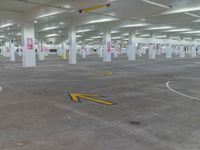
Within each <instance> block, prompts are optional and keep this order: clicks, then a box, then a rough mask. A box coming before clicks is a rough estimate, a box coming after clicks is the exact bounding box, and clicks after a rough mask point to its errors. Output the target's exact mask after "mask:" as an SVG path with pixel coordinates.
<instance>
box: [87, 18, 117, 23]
mask: <svg viewBox="0 0 200 150" xmlns="http://www.w3.org/2000/svg"><path fill="white" fill-rule="evenodd" d="M114 20H116V19H114V18H104V19H97V20H92V21H89V22H87V24H92V23H101V22H108V21H114Z"/></svg>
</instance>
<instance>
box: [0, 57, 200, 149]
mask: <svg viewBox="0 0 200 150" xmlns="http://www.w3.org/2000/svg"><path fill="white" fill-rule="evenodd" d="M107 72H112V75H105V74H104V73H107ZM168 81H171V83H170V87H171V88H172V89H174V90H175V91H178V92H180V93H182V94H185V95H180V94H177V93H174V92H172V91H170V90H169V89H168V88H167V87H166V82H168ZM199 81H200V58H194V59H191V58H185V59H179V58H172V59H165V58H158V59H156V60H153V61H152V60H151V61H150V60H148V59H147V58H145V57H143V58H138V59H137V61H134V62H130V61H128V60H126V58H125V56H120V58H117V59H114V60H113V61H112V63H103V62H102V61H101V59H99V58H97V57H96V56H89V57H88V58H87V59H86V60H82V59H80V58H79V64H77V65H69V64H68V63H67V62H65V61H62V60H59V58H58V57H49V58H48V60H46V61H44V62H38V66H37V67H35V68H27V69H24V68H22V67H21V62H20V60H18V61H17V63H16V62H15V63H12V62H9V61H8V60H6V59H4V58H2V57H0V86H2V87H3V90H2V92H0V150H200V101H198V98H200V92H199V90H200V83H199ZM69 92H81V93H90V94H97V95H99V96H100V97H101V96H102V97H101V98H102V99H105V100H109V101H112V102H115V103H117V105H113V106H106V105H102V104H98V103H95V102H91V101H87V100H83V101H82V103H76V102H72V101H71V100H70V98H69V96H68V93H69ZM187 96H191V98H189V97H187Z"/></svg>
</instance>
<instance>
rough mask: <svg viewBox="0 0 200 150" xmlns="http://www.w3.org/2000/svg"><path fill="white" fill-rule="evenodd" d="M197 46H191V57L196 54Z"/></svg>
mask: <svg viewBox="0 0 200 150" xmlns="http://www.w3.org/2000/svg"><path fill="white" fill-rule="evenodd" d="M196 49H197V47H196V46H195V45H193V46H192V57H196V56H197V51H196Z"/></svg>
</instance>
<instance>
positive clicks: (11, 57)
mask: <svg viewBox="0 0 200 150" xmlns="http://www.w3.org/2000/svg"><path fill="white" fill-rule="evenodd" d="M10 61H15V45H14V40H10Z"/></svg>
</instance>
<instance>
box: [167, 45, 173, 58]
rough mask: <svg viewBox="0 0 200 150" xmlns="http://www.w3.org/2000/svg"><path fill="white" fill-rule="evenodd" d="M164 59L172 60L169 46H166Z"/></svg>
mask: <svg viewBox="0 0 200 150" xmlns="http://www.w3.org/2000/svg"><path fill="white" fill-rule="evenodd" d="M166 58H172V47H171V45H170V44H167V45H166Z"/></svg>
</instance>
